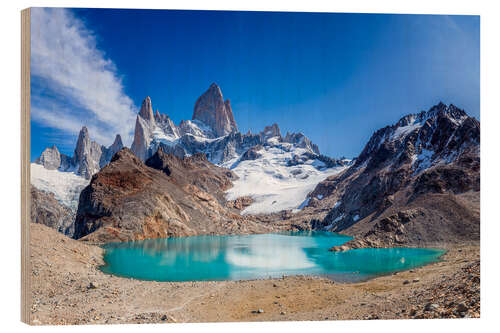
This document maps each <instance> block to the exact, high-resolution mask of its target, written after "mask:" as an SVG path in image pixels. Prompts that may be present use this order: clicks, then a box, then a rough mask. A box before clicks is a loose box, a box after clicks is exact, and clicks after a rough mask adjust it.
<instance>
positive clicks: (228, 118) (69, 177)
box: [32, 84, 350, 214]
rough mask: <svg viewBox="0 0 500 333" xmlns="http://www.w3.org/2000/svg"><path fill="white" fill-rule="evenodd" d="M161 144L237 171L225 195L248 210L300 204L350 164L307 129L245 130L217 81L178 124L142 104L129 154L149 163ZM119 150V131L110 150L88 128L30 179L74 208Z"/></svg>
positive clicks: (50, 153) (49, 153) (52, 153)
mask: <svg viewBox="0 0 500 333" xmlns="http://www.w3.org/2000/svg"><path fill="white" fill-rule="evenodd" d="M160 147H161V149H162V150H163V152H165V153H169V154H173V155H175V156H177V157H180V158H184V157H187V156H193V155H195V154H198V153H203V154H205V155H206V156H207V159H208V161H210V162H212V163H214V164H216V165H218V166H221V167H225V168H228V169H231V170H233V171H234V173H235V174H236V175H237V176H238V177H239V180H237V181H236V182H235V183H234V187H233V188H232V189H231V190H229V191H228V192H227V199H228V200H237V199H238V198H240V197H246V198H251V199H250V200H251V201H252V202H251V204H250V205H249V206H247V207H246V208H245V209H244V211H243V213H244V214H261V213H272V212H279V211H281V210H294V209H295V210H298V209H301V208H302V207H304V206H305V204H306V196H307V194H308V193H309V192H310V191H311V190H312V189H313V188H314V186H315V185H316V184H317V183H318V182H320V181H322V180H323V179H325V178H326V177H328V176H331V175H334V174H336V173H338V172H340V171H341V170H343V169H344V168H345V167H346V166H347V165H349V164H350V161H345V160H336V159H333V158H329V157H327V156H324V155H321V154H320V152H319V149H318V146H317V145H315V144H313V143H312V142H311V140H309V139H308V138H307V137H306V136H305V135H304V134H302V133H287V134H286V135H285V136H284V137H283V136H282V135H281V131H280V128H279V126H278V125H277V124H273V125H271V126H266V127H265V128H264V129H263V130H262V131H261V132H259V133H256V134H253V133H251V132H248V133H246V134H242V133H241V132H239V131H238V126H237V124H236V121H235V119H234V115H233V111H232V108H231V103H230V102H229V100H224V97H223V95H222V91H221V89H220V88H219V86H217V85H216V84H212V85H210V87H209V88H208V90H207V91H206V92H205V93H203V94H202V95H201V96H200V97H199V98H198V100H197V101H196V103H195V105H194V110H193V116H192V119H191V120H183V121H181V122H180V123H179V125H176V124H175V123H174V122H173V121H172V120H171V119H170V117H169V116H167V115H165V114H160V112H159V111H158V110H156V112H153V105H152V101H151V98H150V97H147V98H146V99H145V100H144V101H143V102H142V105H141V108H140V110H139V113H138V114H137V118H136V124H135V133H134V140H133V143H132V145H131V151H132V152H133V153H134V154H135V155H136V156H137V157H139V158H140V159H141V160H142V161H144V162H145V161H146V160H147V159H148V158H150V157H151V156H153V155H154V154H155V153H156V152H157V151H158V149H159V148H160ZM121 148H123V144H122V141H121V138H120V136H119V135H117V136H116V139H115V142H114V143H113V144H112V145H111V146H109V147H107V148H106V147H104V146H102V145H99V144H98V143H96V142H95V141H92V140H91V139H90V136H89V132H88V130H87V128H86V127H83V128H82V130H81V131H80V133H79V136H78V141H77V144H76V148H75V151H74V155H73V157H69V156H67V155H64V154H61V153H60V152H59V151H58V149H57V147H55V146H53V147H52V148H47V149H46V150H45V151H44V152H43V153H42V154H41V156H40V158H39V159H37V161H36V162H35V163H36V164H34V165H33V166H32V170H33V172H32V184H33V185H34V186H35V187H37V188H38V189H41V190H44V191H47V192H52V193H54V197H55V198H56V199H57V200H58V201H60V202H61V203H62V204H64V205H65V206H68V207H70V208H72V209H75V207H76V206H77V205H78V194H79V192H80V191H81V189H82V187H84V186H86V185H87V184H88V183H89V179H90V178H92V176H93V175H94V174H96V173H97V172H98V171H99V170H100V169H101V168H103V167H104V166H105V165H107V164H108V163H109V162H110V160H111V158H112V157H113V155H114V154H115V153H116V152H118V151H119V150H120V149H121Z"/></svg>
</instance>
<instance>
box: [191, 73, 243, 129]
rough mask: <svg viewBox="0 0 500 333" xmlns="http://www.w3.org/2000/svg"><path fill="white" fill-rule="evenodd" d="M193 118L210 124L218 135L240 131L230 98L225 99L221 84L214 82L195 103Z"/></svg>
mask: <svg viewBox="0 0 500 333" xmlns="http://www.w3.org/2000/svg"><path fill="white" fill-rule="evenodd" d="M193 120H199V121H202V122H203V123H205V124H206V125H208V126H209V127H210V128H212V130H213V131H214V132H215V134H216V135H217V136H219V137H220V136H224V135H227V134H229V133H231V132H233V131H235V132H237V131H238V126H236V122H235V121H234V116H233V111H232V110H231V103H230V102H229V100H226V101H224V97H223V96H222V91H221V90H220V88H219V86H218V85H217V84H215V83H212V84H211V85H210V87H209V88H208V90H207V91H206V92H205V93H204V94H203V95H201V96H200V97H199V98H198V100H197V101H196V104H195V105H194V113H193Z"/></svg>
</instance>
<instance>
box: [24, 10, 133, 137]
mask: <svg viewBox="0 0 500 333" xmlns="http://www.w3.org/2000/svg"><path fill="white" fill-rule="evenodd" d="M31 75H32V76H34V77H35V78H36V79H37V80H39V81H40V82H41V83H42V85H43V90H44V92H45V91H50V92H52V94H46V93H43V94H38V95H36V96H33V97H32V116H33V121H37V122H39V123H40V124H42V125H45V126H49V127H53V128H56V129H59V130H61V131H63V132H66V133H67V134H69V135H72V136H74V135H75V134H77V133H78V131H79V130H80V129H81V127H82V126H84V125H86V126H87V127H88V128H89V132H90V135H91V137H92V138H93V139H96V140H97V141H98V142H99V143H100V144H105V145H109V144H111V143H112V141H113V139H114V137H115V135H116V134H120V135H121V136H122V138H123V140H124V144H125V145H130V143H131V141H132V135H133V129H134V125H135V117H136V113H137V109H136V106H135V105H134V103H133V102H132V100H131V99H130V98H129V97H128V96H127V95H126V94H125V93H124V89H123V85H122V82H121V79H120V77H119V76H118V74H117V71H116V68H115V65H114V64H113V62H112V61H111V60H109V59H107V58H106V57H105V54H104V53H103V52H102V51H100V50H99V49H98V48H97V46H96V40H95V36H94V35H93V32H92V31H91V30H89V29H88V28H87V27H85V24H84V22H82V20H80V19H78V18H77V17H75V16H74V15H73V13H71V11H69V10H67V9H62V8H33V9H32V11H31ZM55 96H58V97H59V98H56V97H55ZM60 97H62V99H61V98H60Z"/></svg>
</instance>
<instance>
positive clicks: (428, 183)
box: [310, 103, 480, 238]
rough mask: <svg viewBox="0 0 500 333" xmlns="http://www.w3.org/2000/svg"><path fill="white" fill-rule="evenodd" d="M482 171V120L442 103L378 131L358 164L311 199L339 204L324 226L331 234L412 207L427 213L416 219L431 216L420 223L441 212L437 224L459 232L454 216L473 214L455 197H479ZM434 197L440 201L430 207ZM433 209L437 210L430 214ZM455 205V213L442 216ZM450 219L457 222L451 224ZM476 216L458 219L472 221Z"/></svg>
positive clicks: (325, 184)
mask: <svg viewBox="0 0 500 333" xmlns="http://www.w3.org/2000/svg"><path fill="white" fill-rule="evenodd" d="M479 167H480V124H479V121H478V120H477V119H475V118H473V117H469V116H468V115H467V114H466V113H465V112H464V111H463V110H461V109H459V108H457V107H456V106H454V105H452V104H450V105H449V106H448V105H445V104H443V103H439V104H438V105H435V106H434V107H432V108H431V109H430V110H428V111H422V112H420V113H417V114H410V115H407V116H405V117H403V118H401V119H400V120H399V121H398V122H397V123H396V124H394V125H392V126H386V127H384V128H381V129H379V130H378V131H376V132H375V133H374V134H373V135H372V137H371V138H370V140H369V141H368V143H367V144H366V146H365V148H364V149H363V151H362V152H361V154H360V155H359V157H358V158H357V159H356V161H355V163H354V164H353V165H352V166H351V167H350V168H349V169H347V170H346V171H345V172H343V173H342V174H339V175H338V176H333V177H329V178H328V179H326V180H325V181H323V182H320V183H319V184H318V186H317V187H316V189H315V190H314V191H313V192H311V194H310V197H316V196H321V197H322V198H323V200H322V201H327V199H330V202H336V204H335V206H333V208H331V210H330V212H329V213H328V215H327V216H326V218H325V219H324V221H323V224H324V225H325V226H326V227H327V229H328V230H332V231H343V230H345V229H347V228H350V227H353V228H360V230H361V228H362V227H361V226H363V225H367V226H368V225H373V224H374V221H375V220H376V219H377V218H379V216H380V218H381V217H384V214H388V212H392V213H398V210H401V209H403V208H407V207H413V208H415V207H418V209H419V211H420V210H421V211H422V212H424V211H425V213H422V214H423V215H419V214H417V215H418V216H424V215H425V214H427V215H426V216H427V217H426V218H425V219H424V218H422V221H421V223H427V221H428V220H429V221H432V220H433V219H429V216H430V215H431V214H436V212H440V214H441V215H440V216H438V217H436V220H438V221H440V223H444V224H445V223H448V225H447V226H446V227H443V228H442V229H441V230H445V229H446V228H455V227H454V226H453V225H454V224H456V223H457V222H456V219H457V218H458V217H456V216H455V215H453V216H452V214H458V212H470V208H467V207H465V208H464V207H462V206H460V205H461V204H460V203H461V202H462V201H463V200H462V199H457V197H455V196H458V195H462V194H463V193H465V192H468V191H471V192H472V193H474V195H476V193H477V194H478V193H479V186H480V181H479V180H480V173H479ZM431 194H432V195H434V194H436V195H437V196H435V198H433V199H432V202H427V201H426V200H427V199H426V198H429V197H430V196H431ZM471 195H472V194H471ZM431 205H433V207H434V208H433V209H432V210H428V211H427V209H428V208H429V207H430V206H431ZM453 205H455V208H453V209H452V210H451V211H448V210H447V211H446V212H444V211H440V210H441V209H443V210H444V209H448V207H453ZM381 214H382V215H381ZM463 214H465V213H463ZM467 214H469V213H467ZM396 215H397V214H396ZM403 215H404V214H403ZM445 215H449V216H452V217H449V220H447V219H445V218H444V217H443V216H445ZM473 215H474V214H473V213H470V214H469V215H467V216H465V215H463V216H461V217H459V218H460V219H462V220H463V221H468V220H470V218H469V217H470V216H473ZM419 218H420V217H419ZM434 221H435V220H434ZM474 221H475V220H474ZM358 225H361V226H359V227H358ZM417 226H418V225H416V227H417ZM474 226H475V225H474ZM467 227H469V226H466V225H465V224H464V225H463V228H467ZM433 228H434V227H429V228H427V229H425V228H423V229H422V228H421V229H422V230H424V229H425V230H429V231H430V230H432V229H433ZM464 230H465V229H464ZM474 230H475V229H474ZM419 232H420V231H419ZM426 232H427V231H426ZM471 233H472V231H471ZM415 235H417V233H416V234H415ZM420 235H423V234H422V232H420ZM422 237H424V238H432V237H431V236H429V235H426V236H425V235H424V236H422ZM433 237H439V236H438V235H434V236H433Z"/></svg>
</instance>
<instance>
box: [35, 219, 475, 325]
mask: <svg viewBox="0 0 500 333" xmlns="http://www.w3.org/2000/svg"><path fill="white" fill-rule="evenodd" d="M30 244H31V265H32V267H31V268H32V269H31V271H32V273H31V289H32V293H33V297H32V300H33V303H32V304H31V323H32V324H35V325H42V324H51V325H54V324H56V325H57V324H105V323H109V324H117V323H162V322H214V321H278V320H336V319H404V318H462V317H466V318H468V317H472V318H476V317H479V315H480V312H479V309H480V298H479V285H480V277H479V268H480V266H479V243H476V244H469V245H452V246H450V247H449V248H448V250H449V251H448V252H447V253H446V254H445V255H444V256H443V261H441V262H438V263H435V264H431V265H428V266H425V267H421V268H418V269H415V270H411V271H406V272H400V273H397V274H394V275H390V276H384V277H379V278H376V279H372V280H370V281H366V282H362V283H354V284H343V283H336V282H334V281H331V280H329V279H326V278H319V277H284V278H282V279H265V280H251V281H214V282H153V281H138V280H134V279H126V278H119V277H115V276H111V275H106V274H104V273H102V272H101V271H99V269H98V267H99V265H102V264H103V261H102V253H103V250H102V249H101V248H100V247H97V246H93V245H89V244H86V243H83V242H81V241H76V240H73V239H70V238H68V237H66V236H64V235H62V234H61V233H58V232H56V231H55V230H53V229H51V228H48V227H46V226H44V225H40V224H31V240H30Z"/></svg>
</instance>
